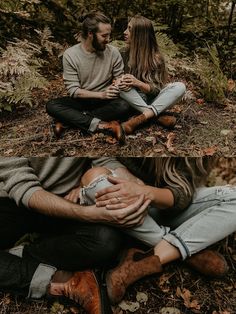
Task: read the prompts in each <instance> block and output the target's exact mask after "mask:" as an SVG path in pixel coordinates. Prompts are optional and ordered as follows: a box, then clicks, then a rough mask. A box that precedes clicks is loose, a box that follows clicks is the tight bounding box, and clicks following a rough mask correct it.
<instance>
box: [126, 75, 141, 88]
mask: <svg viewBox="0 0 236 314" xmlns="http://www.w3.org/2000/svg"><path fill="white" fill-rule="evenodd" d="M122 82H123V84H125V85H126V86H129V87H130V88H131V87H139V86H140V83H141V81H140V80H138V79H137V78H136V77H135V76H133V75H132V74H125V75H123V77H122Z"/></svg>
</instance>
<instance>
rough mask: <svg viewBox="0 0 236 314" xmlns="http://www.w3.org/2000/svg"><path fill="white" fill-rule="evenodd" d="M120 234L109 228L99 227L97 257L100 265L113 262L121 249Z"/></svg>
mask: <svg viewBox="0 0 236 314" xmlns="http://www.w3.org/2000/svg"><path fill="white" fill-rule="evenodd" d="M122 239H123V237H122V233H121V232H120V231H119V230H117V229H115V228H113V227H109V226H101V227H100V229H99V231H98V234H97V241H98V243H99V245H97V252H98V253H97V257H98V259H99V261H101V264H104V263H105V264H109V263H111V262H112V261H114V260H115V258H116V257H117V255H118V253H119V251H120V250H121V247H122Z"/></svg>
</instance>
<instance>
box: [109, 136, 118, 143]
mask: <svg viewBox="0 0 236 314" xmlns="http://www.w3.org/2000/svg"><path fill="white" fill-rule="evenodd" d="M106 143H108V144H116V143H117V140H116V139H115V138H114V137H112V136H107V137H106Z"/></svg>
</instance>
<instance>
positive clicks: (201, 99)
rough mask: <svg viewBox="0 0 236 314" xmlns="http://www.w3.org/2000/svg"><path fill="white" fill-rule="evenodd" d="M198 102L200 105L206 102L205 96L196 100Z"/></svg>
mask: <svg viewBox="0 0 236 314" xmlns="http://www.w3.org/2000/svg"><path fill="white" fill-rule="evenodd" d="M196 103H197V104H198V105H202V104H204V99H203V98H199V99H197V100H196Z"/></svg>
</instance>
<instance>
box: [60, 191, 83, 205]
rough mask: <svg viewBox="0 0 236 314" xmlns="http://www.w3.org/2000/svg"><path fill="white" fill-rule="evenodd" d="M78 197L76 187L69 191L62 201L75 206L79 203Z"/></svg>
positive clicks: (78, 193) (78, 192)
mask: <svg viewBox="0 0 236 314" xmlns="http://www.w3.org/2000/svg"><path fill="white" fill-rule="evenodd" d="M79 196H80V187H77V188H74V189H73V190H71V191H70V192H69V193H68V194H67V195H66V196H64V199H65V200H67V201H70V202H72V203H75V204H77V203H78V202H79Z"/></svg>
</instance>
